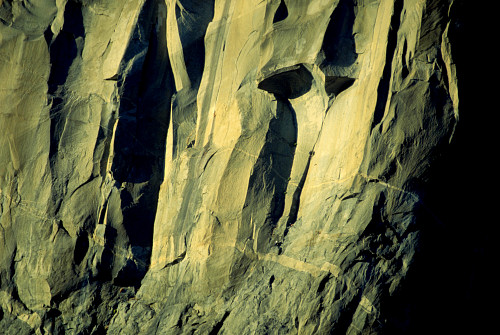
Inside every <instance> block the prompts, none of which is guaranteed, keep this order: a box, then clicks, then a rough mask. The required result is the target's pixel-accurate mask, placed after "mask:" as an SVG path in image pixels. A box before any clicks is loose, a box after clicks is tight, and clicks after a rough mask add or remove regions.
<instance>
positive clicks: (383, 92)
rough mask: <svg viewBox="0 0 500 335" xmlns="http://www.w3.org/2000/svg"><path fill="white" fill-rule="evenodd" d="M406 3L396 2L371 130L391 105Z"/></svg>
mask: <svg viewBox="0 0 500 335" xmlns="http://www.w3.org/2000/svg"><path fill="white" fill-rule="evenodd" d="M403 5H404V1H402V0H394V8H393V12H392V16H391V23H390V26H389V33H388V36H387V47H386V51H385V65H384V70H383V72H382V78H380V82H379V84H378V87H377V103H376V105H375V110H374V114H373V121H372V125H371V130H373V128H375V127H376V126H377V125H378V124H379V123H380V122H381V121H382V119H383V118H384V115H385V110H386V108H387V105H388V104H389V103H390V101H389V100H390V95H389V93H390V89H391V87H390V85H391V77H392V62H393V60H394V58H395V56H396V55H395V53H396V47H397V44H398V31H399V25H400V23H401V15H402V14H403ZM388 99H389V100H388Z"/></svg>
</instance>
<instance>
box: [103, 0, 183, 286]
mask: <svg viewBox="0 0 500 335" xmlns="http://www.w3.org/2000/svg"><path fill="white" fill-rule="evenodd" d="M157 3H158V1H156V0H147V1H146V4H145V5H144V7H143V8H142V11H141V13H140V14H139V19H138V23H137V26H136V27H135V30H134V33H133V36H132V39H131V41H130V43H129V46H128V47H127V50H126V51H125V55H124V59H123V61H122V65H121V67H120V71H119V73H118V74H117V90H118V94H119V96H120V106H119V110H118V124H117V127H116V132H115V141H114V148H115V152H114V157H113V164H112V167H111V170H112V172H113V176H114V178H115V179H116V180H117V181H118V182H119V183H120V184H122V185H123V186H125V187H123V188H122V189H121V191H120V201H121V212H122V216H123V223H122V224H123V227H124V229H125V232H126V234H127V238H128V243H129V245H130V247H131V250H132V253H133V257H134V259H133V260H128V261H127V262H126V263H125V265H124V267H122V269H121V270H119V271H118V272H117V275H116V278H114V283H115V284H117V285H124V286H132V285H133V286H136V287H137V286H138V285H139V284H140V281H141V280H142V278H143V276H144V275H145V273H146V271H147V269H148V266H149V258H150V254H151V246H152V243H153V225H154V219H155V216H156V207H157V203H158V193H159V190H160V185H161V183H162V181H163V172H164V161H165V138H166V135H167V131H168V123H169V113H168V111H169V109H170V100H171V96H172V93H173V90H174V88H173V77H172V71H171V68H170V63H169V60H168V52H167V49H166V43H165V41H164V38H163V36H164V31H161V30H160V29H159V28H158V27H157V26H156V25H155V24H151V22H154V21H155V20H153V18H154V17H155V16H156V15H157V13H156V11H157V7H158V6H157ZM145 36H146V38H145ZM159 69H162V70H159Z"/></svg>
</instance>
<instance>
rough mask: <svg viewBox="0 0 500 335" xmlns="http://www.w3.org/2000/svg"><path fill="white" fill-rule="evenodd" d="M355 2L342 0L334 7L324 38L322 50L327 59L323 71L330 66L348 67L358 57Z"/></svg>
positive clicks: (322, 66) (323, 64)
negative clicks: (354, 32) (355, 32)
mask: <svg viewBox="0 0 500 335" xmlns="http://www.w3.org/2000/svg"><path fill="white" fill-rule="evenodd" d="M354 19H355V13H354V2H353V1H352V0H340V1H339V4H338V5H337V7H336V8H335V9H334V11H333V13H332V15H331V17H330V23H329V24H328V27H327V29H326V32H325V37H324V39H323V45H322V48H321V49H322V51H323V52H324V56H325V59H324V61H323V63H322V64H321V68H322V70H323V71H325V70H324V68H325V67H328V66H340V67H348V66H350V65H352V64H354V62H356V59H357V58H358V55H357V53H356V48H355V41H354V35H353V30H352V28H353V26H354Z"/></svg>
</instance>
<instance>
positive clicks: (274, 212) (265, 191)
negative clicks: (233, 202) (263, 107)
mask: <svg viewBox="0 0 500 335" xmlns="http://www.w3.org/2000/svg"><path fill="white" fill-rule="evenodd" d="M276 99H277V111H276V118H273V119H272V120H271V121H270V123H269V128H268V133H267V135H266V142H265V144H264V146H263V148H262V150H261V152H260V154H259V157H258V159H257V161H256V163H255V165H254V167H253V173H252V174H251V176H250V180H249V184H248V191H247V196H246V199H245V205H244V207H243V218H242V221H243V222H244V223H243V224H247V225H252V224H253V225H255V226H256V229H255V230H257V231H259V234H258V241H257V245H258V248H259V249H260V250H259V251H260V252H267V251H268V249H269V248H270V247H272V246H273V245H274V241H273V240H272V233H273V230H274V229H275V228H276V225H277V223H278V221H279V219H280V218H281V217H282V215H283V212H284V208H285V196H286V190H287V187H288V183H289V180H290V174H291V171H292V165H293V160H294V157H295V149H296V142H297V130H298V127H297V118H296V115H295V110H294V109H293V107H292V105H291V104H290V102H289V101H288V100H287V99H283V98H281V97H279V96H277V97H276ZM261 206H265V208H266V209H267V213H266V214H265V217H263V216H262V215H264V213H263V212H262V208H261ZM240 238H242V239H245V238H246V237H244V236H241V237H240Z"/></svg>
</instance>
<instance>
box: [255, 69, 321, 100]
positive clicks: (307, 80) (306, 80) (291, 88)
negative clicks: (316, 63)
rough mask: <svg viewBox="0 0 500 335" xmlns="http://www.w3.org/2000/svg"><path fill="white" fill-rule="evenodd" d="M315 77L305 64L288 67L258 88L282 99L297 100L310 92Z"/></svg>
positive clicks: (261, 83) (269, 77)
mask: <svg viewBox="0 0 500 335" xmlns="http://www.w3.org/2000/svg"><path fill="white" fill-rule="evenodd" d="M312 81H313V76H312V74H311V72H309V70H308V69H306V67H305V66H304V65H303V64H298V65H294V66H292V67H287V68H284V69H281V70H279V71H276V72H274V73H272V74H271V75H270V76H268V77H266V78H265V79H263V80H262V81H261V82H260V83H259V85H258V87H259V88H260V89H261V90H264V91H267V92H269V93H273V94H275V95H276V96H277V97H279V98H280V99H282V100H283V99H295V98H298V97H300V96H301V95H303V94H305V93H307V92H309V90H310V89H311V86H312Z"/></svg>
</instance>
